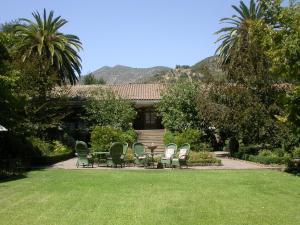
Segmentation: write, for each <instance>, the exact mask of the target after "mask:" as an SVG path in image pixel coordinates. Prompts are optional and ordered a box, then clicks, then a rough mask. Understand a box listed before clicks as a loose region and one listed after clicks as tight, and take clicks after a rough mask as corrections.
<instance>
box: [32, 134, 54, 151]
mask: <svg viewBox="0 0 300 225" xmlns="http://www.w3.org/2000/svg"><path fill="white" fill-rule="evenodd" d="M28 141H29V142H30V143H31V144H32V147H33V149H34V150H35V151H37V152H40V154H41V155H49V154H50V153H51V151H52V145H51V143H49V142H47V141H45V140H42V139H40V138H37V137H30V138H28Z"/></svg>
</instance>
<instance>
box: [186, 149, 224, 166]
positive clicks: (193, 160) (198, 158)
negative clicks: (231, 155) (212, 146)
mask: <svg viewBox="0 0 300 225" xmlns="http://www.w3.org/2000/svg"><path fill="white" fill-rule="evenodd" d="M188 163H189V164H200V165H204V166H205V165H221V160H220V159H217V158H215V157H213V156H212V155H211V154H210V153H209V152H195V151H190V153H189V158H188Z"/></svg>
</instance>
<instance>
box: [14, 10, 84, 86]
mask: <svg viewBox="0 0 300 225" xmlns="http://www.w3.org/2000/svg"><path fill="white" fill-rule="evenodd" d="M32 15H33V17H34V21H31V20H29V19H24V18H22V19H20V23H19V24H18V25H16V26H15V32H16V34H17V35H18V36H19V37H21V39H22V41H21V44H20V46H18V50H19V51H20V52H21V54H22V61H25V60H28V59H30V58H32V57H34V58H35V57H37V58H38V59H39V61H40V62H41V63H42V64H44V67H45V65H46V64H49V65H50V67H51V69H54V70H55V71H56V73H57V76H58V78H59V81H60V83H61V82H62V83H65V81H66V80H68V81H69V82H70V83H71V84H75V83H76V81H77V80H78V78H77V75H78V76H80V72H81V58H80V56H79V55H78V51H79V50H81V49H82V47H81V45H82V44H81V42H80V39H79V38H78V37H77V36H75V35H71V34H63V33H61V32H59V29H60V28H61V27H62V26H64V25H65V24H66V23H67V21H66V20H65V19H62V18H61V17H60V16H58V17H56V18H54V17H53V15H54V12H53V11H51V12H50V13H49V15H47V12H46V10H45V9H44V13H43V16H41V15H40V14H39V12H33V13H32ZM46 67H47V66H46Z"/></svg>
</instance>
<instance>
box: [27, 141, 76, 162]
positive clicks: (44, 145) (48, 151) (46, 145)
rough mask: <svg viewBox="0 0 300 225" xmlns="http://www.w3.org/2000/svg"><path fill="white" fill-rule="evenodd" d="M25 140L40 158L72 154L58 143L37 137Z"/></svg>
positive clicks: (67, 148)
mask: <svg viewBox="0 0 300 225" xmlns="http://www.w3.org/2000/svg"><path fill="white" fill-rule="evenodd" d="M27 140H28V141H29V142H30V143H31V144H32V147H33V149H34V150H35V151H37V152H38V153H39V154H40V156H41V157H43V156H55V155H63V154H68V153H71V152H72V151H71V149H70V148H69V147H67V146H65V145H64V144H62V143H61V142H60V141H53V142H50V141H45V140H43V139H41V138H37V137H29V138H27ZM36 161H37V159H36Z"/></svg>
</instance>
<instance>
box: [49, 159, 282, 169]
mask: <svg viewBox="0 0 300 225" xmlns="http://www.w3.org/2000/svg"><path fill="white" fill-rule="evenodd" d="M220 159H221V160H222V166H193V167H189V169H191V170H244V169H246V170H249V169H273V170H283V169H284V167H282V166H277V167H275V166H266V165H262V164H257V163H252V162H248V161H244V160H235V159H231V158H220ZM76 160H77V158H72V159H69V160H66V161H63V162H59V163H56V164H54V165H52V166H51V167H50V168H56V169H91V170H144V168H143V167H133V166H130V167H125V168H110V167H106V166H105V165H103V166H100V167H98V166H97V165H94V168H82V167H79V168H77V167H76ZM165 169H168V168H165Z"/></svg>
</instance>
